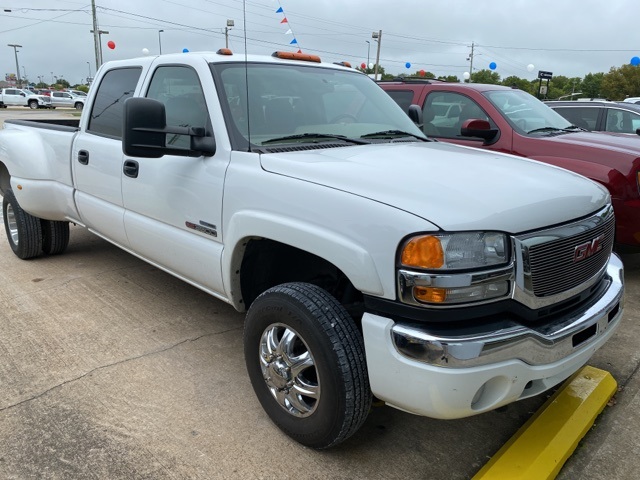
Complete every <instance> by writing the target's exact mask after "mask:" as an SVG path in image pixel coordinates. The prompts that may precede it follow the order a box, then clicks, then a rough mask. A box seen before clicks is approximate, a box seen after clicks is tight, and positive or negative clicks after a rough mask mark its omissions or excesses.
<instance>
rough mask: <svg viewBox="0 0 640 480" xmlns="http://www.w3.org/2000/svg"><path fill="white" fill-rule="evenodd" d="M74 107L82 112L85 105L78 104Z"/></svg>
mask: <svg viewBox="0 0 640 480" xmlns="http://www.w3.org/2000/svg"><path fill="white" fill-rule="evenodd" d="M74 106H75V109H76V110H82V107H84V103H82V102H77V103H76V104H75V105H74Z"/></svg>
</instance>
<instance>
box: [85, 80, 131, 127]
mask: <svg viewBox="0 0 640 480" xmlns="http://www.w3.org/2000/svg"><path fill="white" fill-rule="evenodd" d="M141 71H142V69H141V68H119V69H116V70H111V71H109V72H107V73H106V74H105V76H104V77H102V81H101V82H100V85H99V86H98V91H97V92H96V98H95V101H94V103H93V107H92V108H91V115H90V116H89V127H88V129H87V130H88V131H89V132H91V133H95V134H98V135H106V136H109V137H115V138H120V137H122V115H123V106H124V101H125V100H126V99H127V98H129V97H131V96H133V92H134V91H135V89H136V85H137V83H138V78H140V72H141Z"/></svg>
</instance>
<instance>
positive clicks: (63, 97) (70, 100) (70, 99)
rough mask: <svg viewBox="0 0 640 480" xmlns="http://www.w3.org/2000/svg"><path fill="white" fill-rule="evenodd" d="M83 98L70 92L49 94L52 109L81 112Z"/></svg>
mask: <svg viewBox="0 0 640 480" xmlns="http://www.w3.org/2000/svg"><path fill="white" fill-rule="evenodd" d="M85 99H86V98H85V97H81V96H79V95H75V94H73V93H71V92H56V91H53V92H51V106H52V107H54V108H55V107H69V108H75V109H76V110H82V108H83V107H84V101H85Z"/></svg>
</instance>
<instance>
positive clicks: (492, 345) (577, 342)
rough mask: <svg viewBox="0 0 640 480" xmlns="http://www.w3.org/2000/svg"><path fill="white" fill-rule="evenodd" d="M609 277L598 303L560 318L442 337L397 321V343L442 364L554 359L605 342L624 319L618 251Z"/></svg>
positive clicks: (415, 356)
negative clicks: (548, 322)
mask: <svg viewBox="0 0 640 480" xmlns="http://www.w3.org/2000/svg"><path fill="white" fill-rule="evenodd" d="M604 281H606V282H608V285H607V287H606V290H605V292H604V294H603V295H602V297H601V298H600V299H599V300H598V301H597V302H596V303H595V304H593V305H592V306H590V307H589V308H587V309H585V310H580V311H578V312H575V314H574V315H573V316H571V317H569V318H565V319H563V321H562V322H560V323H556V324H547V325H544V326H541V327H539V328H529V327H524V326H518V327H513V328H508V329H503V330H500V331H496V332H491V333H486V334H482V335H475V336H460V337H440V336H437V335H432V334H430V333H427V332H425V331H422V330H419V329H417V328H413V327H407V326H403V325H399V324H395V325H394V326H393V327H392V328H391V336H392V341H393V345H394V347H395V349H396V350H397V352H398V353H399V354H400V355H402V356H404V357H406V358H408V359H411V360H415V361H419V362H422V363H426V364H429V365H433V366H438V367H448V368H466V367H475V366H480V365H487V364H495V363H498V362H501V361H506V360H521V361H523V362H525V363H526V364H528V365H546V364H550V363H554V362H557V361H559V360H561V359H563V358H565V357H567V356H570V355H572V354H573V353H575V352H577V351H579V350H581V349H584V348H586V347H587V346H590V345H592V344H594V343H599V342H598V340H599V339H600V338H601V337H603V336H604V335H605V334H607V333H608V332H609V331H610V330H611V329H613V328H615V327H616V326H617V324H618V323H619V320H620V318H621V316H622V310H623V308H622V307H623V295H624V277H623V265H622V262H621V260H620V259H619V258H618V257H617V256H616V255H615V254H612V255H611V258H610V259H609V263H608V264H607V267H606V276H605V280H604Z"/></svg>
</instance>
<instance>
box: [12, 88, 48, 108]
mask: <svg viewBox="0 0 640 480" xmlns="http://www.w3.org/2000/svg"><path fill="white" fill-rule="evenodd" d="M7 107H29V108H31V109H33V110H35V109H37V108H51V99H50V98H49V97H47V96H46V95H37V94H35V93H33V92H31V91H29V90H22V89H20V88H3V89H2V90H0V108H7Z"/></svg>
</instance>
